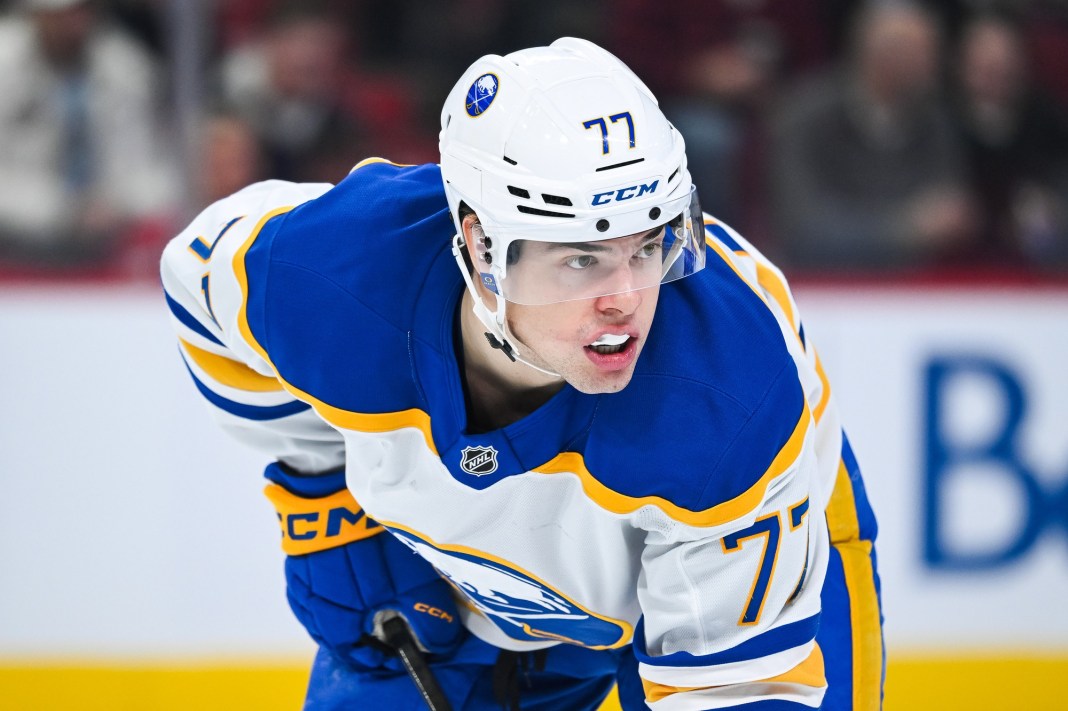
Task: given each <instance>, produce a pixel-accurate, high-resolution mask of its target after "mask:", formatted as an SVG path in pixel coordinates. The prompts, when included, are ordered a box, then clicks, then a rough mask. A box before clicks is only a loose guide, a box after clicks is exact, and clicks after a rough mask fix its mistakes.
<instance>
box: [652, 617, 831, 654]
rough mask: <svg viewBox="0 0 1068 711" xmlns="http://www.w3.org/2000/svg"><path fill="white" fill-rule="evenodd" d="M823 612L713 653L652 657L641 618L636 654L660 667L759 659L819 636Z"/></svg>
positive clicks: (798, 645)
mask: <svg viewBox="0 0 1068 711" xmlns="http://www.w3.org/2000/svg"><path fill="white" fill-rule="evenodd" d="M819 626H820V615H819V613H816V614H815V615H813V616H812V617H806V618H805V619H803V620H798V621H797V622H791V623H790V624H787V625H783V626H781V627H775V628H773V629H770V630H768V631H767V632H764V633H763V634H759V635H757V636H756V637H752V638H750V639H747V640H746V641H744V642H742V643H741V644H739V645H736V646H734V647H731V648H730V649H725V650H723V651H722V652H714V653H712V654H704V655H700V656H698V655H695V654H690V653H689V652H674V653H672V654H665V655H664V656H662V657H650V656H649V655H648V654H647V653H646V651H645V644H644V640H645V621H644V619H642V620H639V621H638V626H637V628H636V629H635V630H634V656H635V657H636V658H637V659H638V661H639V662H641V663H643V664H650V665H653V666H658V667H711V666H717V665H719V664H732V663H735V662H744V661H749V660H751V659H759V658H761V657H766V656H768V655H771V654H777V653H779V652H784V651H786V650H788V649H794V648H795V647H800V646H801V645H803V644H808V643H809V642H811V641H812V640H813V639H815V638H816V631H817V630H818V629H819Z"/></svg>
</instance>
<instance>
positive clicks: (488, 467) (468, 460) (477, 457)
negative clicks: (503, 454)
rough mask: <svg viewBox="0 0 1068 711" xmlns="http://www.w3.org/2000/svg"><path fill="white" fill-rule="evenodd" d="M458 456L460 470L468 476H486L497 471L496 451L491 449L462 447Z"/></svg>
mask: <svg viewBox="0 0 1068 711" xmlns="http://www.w3.org/2000/svg"><path fill="white" fill-rule="evenodd" d="M460 454H462V455H463V458H462V459H460V468H461V469H463V470H464V471H465V472H467V473H468V474H473V475H474V476H486V475H487V474H492V473H493V472H495V471H497V450H496V449H494V448H493V447H464V448H463V450H462V451H461V452H460Z"/></svg>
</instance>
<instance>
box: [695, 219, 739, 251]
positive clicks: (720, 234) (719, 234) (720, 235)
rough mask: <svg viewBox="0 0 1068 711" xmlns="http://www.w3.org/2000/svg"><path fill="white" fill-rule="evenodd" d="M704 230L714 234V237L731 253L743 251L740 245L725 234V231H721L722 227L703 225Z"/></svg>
mask: <svg viewBox="0 0 1068 711" xmlns="http://www.w3.org/2000/svg"><path fill="white" fill-rule="evenodd" d="M705 230H707V231H708V232H711V233H712V234H714V235H715V236H716V239H718V240H719V241H720V242H722V243H723V244H725V245H727V248H728V249H730V250H731V251H732V252H743V251H745V250H744V248H743V247H742V245H740V244H738V243H737V242H736V241H734V238H733V237H731V236H730V234H728V233H727V230H725V229H723V227H722V225H716V224H712V225H705Z"/></svg>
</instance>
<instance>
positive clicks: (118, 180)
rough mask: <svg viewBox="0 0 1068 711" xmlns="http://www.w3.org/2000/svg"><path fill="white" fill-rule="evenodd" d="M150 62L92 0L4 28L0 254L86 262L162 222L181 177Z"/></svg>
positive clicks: (62, 2)
mask: <svg viewBox="0 0 1068 711" xmlns="http://www.w3.org/2000/svg"><path fill="white" fill-rule="evenodd" d="M160 86H161V82H160V77H159V74H158V72H157V69H156V68H155V67H154V65H153V64H152V61H151V58H150V55H149V54H148V53H147V51H146V50H144V49H143V48H142V47H141V46H139V45H138V44H137V43H136V42H135V41H133V40H131V39H130V38H128V37H127V36H125V35H123V34H122V33H120V32H119V31H117V30H116V29H115V28H114V27H112V26H110V25H109V24H108V23H107V22H106V21H105V18H103V17H102V16H101V15H100V14H99V12H98V9H97V7H96V6H95V4H94V3H93V2H90V1H89V0H18V1H17V2H15V3H13V5H12V10H11V12H10V13H9V14H8V16H6V17H3V18H0V97H2V98H0V256H2V257H3V258H4V259H5V260H7V261H8V262H12V261H14V262H32V263H34V264H37V263H42V262H43V263H53V264H54V263H64V264H70V263H85V262H89V261H100V260H104V259H105V258H107V257H109V256H110V255H111V254H112V253H113V251H114V249H115V248H116V247H118V246H119V245H121V243H122V240H123V239H124V236H125V235H126V234H128V233H129V232H131V231H135V232H136V231H137V230H138V229H140V228H139V226H138V225H139V223H143V222H145V221H152V220H154V219H158V218H161V217H162V216H166V215H169V214H170V213H171V211H172V210H173V197H174V195H175V194H176V192H177V191H176V185H177V176H176V175H175V174H174V172H173V169H172V166H174V165H175V161H174V160H173V159H172V158H171V156H170V151H169V150H168V148H167V147H166V145H165V142H164V136H165V132H164V130H163V128H162V125H161V123H160V114H159V113H158V110H159V104H158V100H159V99H160V97H159V95H158V93H157V92H158V90H159V87H160Z"/></svg>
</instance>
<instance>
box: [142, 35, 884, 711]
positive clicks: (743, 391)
mask: <svg viewBox="0 0 1068 711" xmlns="http://www.w3.org/2000/svg"><path fill="white" fill-rule="evenodd" d="M441 125H442V128H441V137H440V148H441V163H440V166H439V165H422V166H398V165H394V164H391V163H389V162H387V161H384V160H381V159H370V160H367V161H364V162H363V163H361V164H359V165H357V166H356V168H355V169H353V171H352V172H351V173H350V174H349V176H348V177H346V178H345V179H344V180H342V181H341V182H340V183H339V184H338V185H336V186H331V185H298V184H290V183H283V182H279V181H268V182H264V183H258V184H256V185H253V186H250V187H248V188H246V189H244V190H242V191H240V192H238V193H237V194H235V195H233V196H231V197H229V198H225V199H223V200H221V201H219V202H217V203H215V204H214V205H212V206H210V207H209V208H208V209H207V210H205V211H204V212H203V213H202V214H201V215H200V216H199V217H197V218H196V220H195V221H194V222H193V223H192V224H191V225H190V226H189V227H188V228H187V229H186V230H185V231H184V232H183V233H182V234H180V235H179V236H178V237H177V238H176V239H175V240H173V241H172V242H171V244H170V245H169V246H168V247H167V250H166V252H165V254H164V257H163V265H162V274H163V283H164V286H165V289H166V292H167V303H168V305H169V306H170V309H171V312H172V314H173V316H174V322H175V325H176V328H177V329H178V333H179V337H180V341H181V349H182V353H183V357H184V359H185V361H186V365H187V366H188V368H189V371H190V373H191V374H192V376H193V379H194V381H195V383H196V386H197V388H198V389H199V390H200V392H201V393H202V394H203V395H204V397H205V398H206V399H207V400H208V402H209V403H211V405H212V406H213V409H214V412H215V414H216V415H217V417H218V419H219V420H220V421H221V423H222V425H223V426H224V427H225V428H227V429H228V430H230V431H231V432H232V433H233V434H234V435H236V436H237V437H239V438H241V439H242V440H244V441H246V442H248V443H250V444H252V445H254V446H255V447H257V448H259V449H260V450H261V451H263V452H264V453H266V454H268V455H270V456H271V457H272V459H273V462H272V463H271V464H270V465H269V466H267V470H266V477H267V480H268V482H269V483H268V485H267V496H268V498H269V499H270V501H271V502H272V503H273V505H274V506H275V507H276V509H277V512H278V517H279V520H280V522H281V528H282V535H283V544H282V545H283V548H284V550H285V552H286V554H287V558H286V564H285V569H286V578H287V588H288V589H287V594H288V598H289V602H290V605H291V607H292V609H293V611H294V613H295V614H296V616H297V618H298V619H299V620H300V621H301V622H302V623H303V624H304V626H305V627H306V628H307V629H308V631H309V633H310V634H311V635H312V637H314V638H315V640H316V641H317V642H318V643H319V652H318V655H317V657H316V660H315V663H314V665H313V669H312V674H311V681H310V685H309V689H308V695H307V703H306V708H309V709H409V708H412V709H415V708H421V707H423V699H421V694H420V691H419V690H418V689H417V686H416V685H415V684H413V683H412V682H411V680H410V679H409V678H408V677H407V676H406V675H405V673H404V666H403V665H402V661H404V659H408V657H409V655H407V654H406V655H405V657H404V659H400V658H398V657H397V656H396V655H395V654H394V650H393V648H392V647H391V645H390V644H389V643H387V642H393V641H394V639H395V637H394V636H393V635H392V634H391V632H390V630H392V629H394V628H396V626H397V624H398V620H401V621H403V622H404V623H406V625H407V626H408V628H409V629H410V630H411V632H412V634H413V636H414V638H415V640H416V644H417V645H418V647H419V648H420V649H421V651H422V654H423V656H424V657H425V660H426V661H427V662H428V664H429V667H430V668H431V670H432V671H433V675H434V677H435V678H436V680H437V684H438V685H439V686H440V691H441V692H442V695H443V696H444V697H445V702H446V703H448V704H450V705H451V707H452V708H454V709H499V708H523V709H596V708H598V706H599V705H600V704H601V703H602V701H603V700H604V699H605V698H606V695H608V694H609V693H610V692H611V690H612V688H613V687H614V686H615V687H617V688H618V695H619V703H620V705H621V706H622V707H623V708H624V709H639V708H646V707H651V708H653V709H663V710H667V711H670V710H673V709H723V708H731V709H753V710H754V711H755V710H758V709H759V710H760V711H764V710H765V709H767V710H771V709H809V708H817V707H818V708H827V709H851V708H853V709H875V708H878V707H879V706H880V698H881V687H882V646H881V627H880V624H881V621H880V608H879V600H878V579H877V576H876V572H875V553H874V550H873V547H872V546H873V540H874V537H875V521H874V518H873V516H872V513H871V510H870V508H869V506H868V503H867V500H866V497H865V494H864V488H863V484H862V481H861V478H860V473H859V471H858V469H857V464H856V462H855V460H854V458H853V456H852V454H851V452H850V449H849V445H848V442H847V441H846V439H845V437H844V436H843V434H842V429H841V424H840V422H839V419H838V414H837V411H836V409H835V405H834V403H833V400H832V399H831V393H830V388H829V385H828V383H827V379H826V377H825V376H824V373H823V370H822V368H821V366H820V363H819V359H818V358H817V355H816V352H815V350H814V348H813V346H812V344H811V343H809V342H808V340H807V339H806V337H805V332H804V329H803V327H802V322H801V319H800V316H799V315H798V312H797V309H796V307H795V304H794V302H793V300H792V297H791V295H790V291H789V289H788V287H787V285H786V283H785V281H784V280H783V277H782V274H781V273H780V272H779V271H778V270H777V269H776V268H775V267H774V266H772V265H771V264H770V263H769V262H768V261H767V260H766V259H765V258H764V257H763V256H762V255H761V254H760V253H759V252H758V251H757V250H755V249H754V248H753V247H752V245H750V244H749V243H748V242H746V241H745V240H744V239H743V238H742V237H740V236H739V235H738V234H736V233H735V232H733V231H732V230H731V229H730V228H728V227H727V226H725V225H722V224H719V223H717V222H716V221H715V220H714V219H712V218H709V217H707V216H703V215H702V213H701V211H700V207H699V205H698V200H697V192H696V189H695V188H694V186H693V185H692V184H691V179H690V174H689V172H688V170H687V165H686V155H685V150H684V146H683V140H682V137H681V136H680V135H679V134H678V132H677V131H676V130H675V129H674V128H673V127H672V126H671V124H670V123H668V121H667V120H666V119H665V117H664V116H663V114H662V113H661V112H660V110H659V108H658V107H657V104H656V101H655V99H654V98H653V97H652V95H651V94H650V92H649V91H648V89H647V88H646V87H645V85H644V84H642V82H641V81H640V80H639V79H638V78H637V77H635V76H634V75H633V74H632V73H631V72H630V71H629V70H628V69H627V68H626V67H625V66H624V65H623V64H621V63H620V62H619V61H618V60H617V59H616V58H615V57H613V56H612V55H610V54H608V53H607V52H605V51H604V50H602V49H600V48H599V47H597V46H595V45H593V44H590V43H589V42H585V41H583V40H577V39H570V38H568V39H561V40H558V41H556V42H554V43H553V44H552V45H551V46H549V47H538V48H533V49H528V50H523V51H520V52H516V53H513V54H510V55H508V56H506V57H499V56H487V57H483V58H482V59H480V60H478V61H477V62H475V64H474V65H472V67H471V68H470V69H469V70H468V71H467V73H466V74H465V75H464V76H463V77H462V78H461V80H460V81H459V83H458V84H457V85H456V87H455V88H454V89H453V90H452V92H451V93H450V94H449V97H448V99H447V101H446V103H445V107H444V109H443V111H442V124H441ZM402 629H403V626H402ZM408 651H409V652H410V651H411V650H410V649H409V650H408ZM430 695H431V696H434V692H430ZM431 701H432V702H434V703H437V704H439V707H444V706H442V705H441V704H442V699H440V698H438V699H436V700H435V699H433V698H432V699H431Z"/></svg>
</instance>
